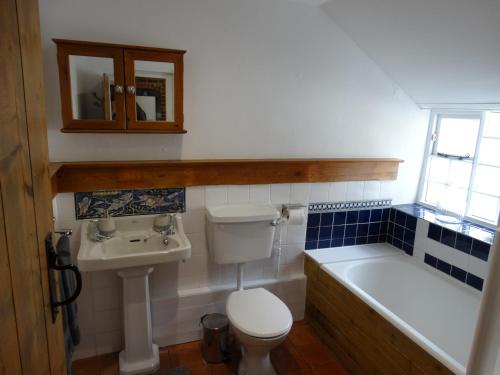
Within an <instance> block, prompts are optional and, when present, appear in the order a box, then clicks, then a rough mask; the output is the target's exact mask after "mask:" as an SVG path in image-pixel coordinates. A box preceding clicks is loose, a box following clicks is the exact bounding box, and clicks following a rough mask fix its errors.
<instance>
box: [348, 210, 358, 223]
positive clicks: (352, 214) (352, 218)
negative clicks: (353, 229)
mask: <svg viewBox="0 0 500 375" xmlns="http://www.w3.org/2000/svg"><path fill="white" fill-rule="evenodd" d="M358 215H359V211H348V212H347V219H346V224H357V222H358Z"/></svg>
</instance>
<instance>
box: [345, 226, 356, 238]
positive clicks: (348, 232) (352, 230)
mask: <svg viewBox="0 0 500 375" xmlns="http://www.w3.org/2000/svg"><path fill="white" fill-rule="evenodd" d="M356 227H357V224H349V225H346V226H345V234H344V236H345V237H356Z"/></svg>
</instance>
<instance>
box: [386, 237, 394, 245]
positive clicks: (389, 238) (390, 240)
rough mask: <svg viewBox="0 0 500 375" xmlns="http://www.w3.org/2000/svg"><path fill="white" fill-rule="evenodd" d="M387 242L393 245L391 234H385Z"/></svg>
mask: <svg viewBox="0 0 500 375" xmlns="http://www.w3.org/2000/svg"><path fill="white" fill-rule="evenodd" d="M387 242H388V243H390V244H391V245H394V237H392V236H391V235H387Z"/></svg>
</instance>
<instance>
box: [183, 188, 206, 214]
mask: <svg viewBox="0 0 500 375" xmlns="http://www.w3.org/2000/svg"><path fill="white" fill-rule="evenodd" d="M204 208H205V187H203V186H191V187H187V188H186V210H201V209H204Z"/></svg>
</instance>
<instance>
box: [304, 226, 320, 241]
mask: <svg viewBox="0 0 500 375" xmlns="http://www.w3.org/2000/svg"><path fill="white" fill-rule="evenodd" d="M318 234H319V227H314V228H307V231H306V241H317V240H318Z"/></svg>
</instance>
